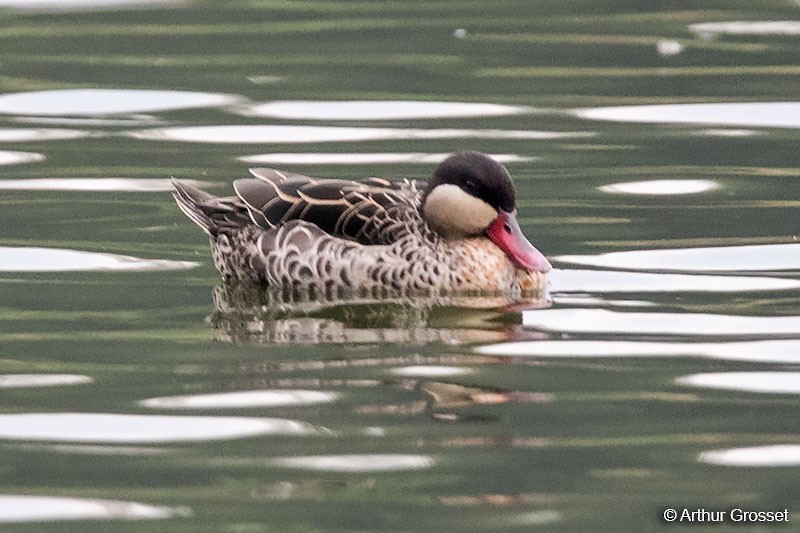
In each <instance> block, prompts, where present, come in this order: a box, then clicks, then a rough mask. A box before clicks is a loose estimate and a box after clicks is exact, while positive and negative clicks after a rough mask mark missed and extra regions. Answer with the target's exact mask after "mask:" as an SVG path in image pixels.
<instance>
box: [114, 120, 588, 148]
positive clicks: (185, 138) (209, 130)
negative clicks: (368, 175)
mask: <svg viewBox="0 0 800 533" xmlns="http://www.w3.org/2000/svg"><path fill="white" fill-rule="evenodd" d="M127 134H128V135H129V136H131V137H134V138H137V139H146V140H152V141H178V142H195V143H219V144H267V143H276V144H295V143H315V142H317V143H321V142H356V141H391V140H410V139H463V138H469V139H523V140H524V139H527V140H548V139H571V138H581V137H591V136H593V135H595V134H594V133H592V132H584V131H573V132H557V131H534V130H489V129H485V130H481V129H411V128H360V127H335V126H270V125H229V126H193V127H174V128H153V129H146V130H139V131H131V132H128V133H127Z"/></svg>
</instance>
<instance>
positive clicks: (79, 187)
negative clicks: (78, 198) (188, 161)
mask: <svg viewBox="0 0 800 533" xmlns="http://www.w3.org/2000/svg"><path fill="white" fill-rule="evenodd" d="M181 181H182V182H183V183H189V184H191V185H193V186H195V187H198V186H203V187H205V188H208V186H209V183H208V182H200V181H195V180H181ZM173 189H174V186H173V185H172V181H171V180H168V179H157V178H153V179H148V178H139V179H133V178H38V179H25V180H0V190H11V191H98V192H100V191H105V192H111V191H113V192H166V191H172V190H173Z"/></svg>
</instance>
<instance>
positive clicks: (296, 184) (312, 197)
mask: <svg viewBox="0 0 800 533" xmlns="http://www.w3.org/2000/svg"><path fill="white" fill-rule="evenodd" d="M250 173H251V174H252V175H253V176H254V177H253V178H248V179H240V180H237V181H235V182H234V183H233V187H234V190H235V191H236V196H235V197H228V198H216V197H213V196H211V195H208V194H207V193H203V192H202V191H197V190H196V189H194V188H191V187H189V186H187V185H185V184H179V185H180V187H179V188H178V193H179V194H178V195H177V196H176V199H177V200H178V202H179V204H181V200H183V204H184V205H183V206H182V208H184V212H186V211H187V210H188V211H195V215H196V216H191V215H190V218H192V220H194V221H195V222H196V223H198V225H200V226H201V227H203V228H204V229H206V231H208V232H209V233H211V234H212V235H214V234H216V233H217V231H224V230H225V229H228V228H230V227H231V226H232V225H234V226H235V225H236V224H239V225H242V224H245V223H249V222H252V223H254V224H256V225H258V226H260V227H262V228H264V229H272V228H276V227H279V226H281V225H282V224H285V223H286V222H289V221H292V220H301V221H303V222H307V223H309V224H313V225H314V226H316V227H318V228H319V229H321V230H322V231H323V232H325V233H326V234H328V235H330V236H333V237H339V238H343V239H346V240H350V241H355V242H358V243H361V244H367V245H372V244H378V245H380V244H391V243H393V242H396V241H397V240H399V239H401V238H402V237H403V236H405V235H406V234H407V233H408V231H409V230H410V229H411V228H412V227H413V226H415V225H419V224H420V222H421V219H420V218H419V212H418V206H419V196H420V189H419V188H418V187H420V188H422V187H424V185H425V184H424V183H422V184H420V183H418V182H413V181H402V182H390V181H387V180H383V179H379V178H369V179H367V180H365V181H362V182H357V181H348V180H322V179H315V178H310V177H308V176H303V175H301V174H295V173H289V172H281V171H278V170H273V169H264V168H257V169H251V170H250ZM181 189H183V190H182V191H181ZM181 192H182V193H183V194H180V193H181ZM198 211H199V213H198ZM188 214H190V213H188V212H187V215H188ZM197 215H200V216H197ZM243 215H244V216H243ZM198 218H209V219H211V221H210V223H209V221H208V220H206V221H205V223H204V224H202V223H201V221H199V220H198ZM248 219H249V220H248Z"/></svg>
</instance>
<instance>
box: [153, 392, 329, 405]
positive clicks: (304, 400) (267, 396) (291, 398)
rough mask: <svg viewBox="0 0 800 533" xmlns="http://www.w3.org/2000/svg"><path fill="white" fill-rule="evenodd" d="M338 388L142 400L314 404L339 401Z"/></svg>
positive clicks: (158, 402) (230, 403) (208, 403)
mask: <svg viewBox="0 0 800 533" xmlns="http://www.w3.org/2000/svg"><path fill="white" fill-rule="evenodd" d="M338 398H339V395H338V394H336V393H335V392H327V391H318V390H251V391H239V392H224V393H218V394H194V395H187V396H165V397H163V398H150V399H148V400H143V401H141V402H140V404H141V405H143V406H145V407H156V408H162V409H230V408H249V407H282V406H300V405H315V404H321V403H330V402H333V401H336V400H337V399H338Z"/></svg>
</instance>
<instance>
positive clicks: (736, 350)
mask: <svg viewBox="0 0 800 533" xmlns="http://www.w3.org/2000/svg"><path fill="white" fill-rule="evenodd" d="M475 352H477V353H480V354H484V355H509V356H514V357H564V358H573V357H574V358H583V357H587V358H605V357H708V358H712V359H726V360H730V361H743V362H752V363H775V364H796V363H800V340H792V339H786V340H783V339H782V340H759V341H739V342H730V341H726V342H652V341H608V340H563V341H560V340H538V341H527V342H506V343H499V344H489V345H485V346H478V347H476V348H475ZM753 377H754V378H755V377H758V376H753Z"/></svg>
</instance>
